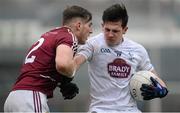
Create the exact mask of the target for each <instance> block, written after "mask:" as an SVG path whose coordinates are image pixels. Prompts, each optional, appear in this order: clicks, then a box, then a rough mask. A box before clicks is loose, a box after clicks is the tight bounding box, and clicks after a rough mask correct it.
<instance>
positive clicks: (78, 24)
mask: <svg viewBox="0 0 180 113" xmlns="http://www.w3.org/2000/svg"><path fill="white" fill-rule="evenodd" d="M81 27H82V22H81V21H80V20H78V21H76V29H77V31H80V29H81Z"/></svg>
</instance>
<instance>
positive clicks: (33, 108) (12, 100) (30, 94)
mask: <svg viewBox="0 0 180 113" xmlns="http://www.w3.org/2000/svg"><path fill="white" fill-rule="evenodd" d="M4 112H21V113H22V112H31V113H47V112H49V107H48V105H47V97H46V95H45V94H43V93H41V92H38V91H30V90H16V91H12V92H10V94H9V96H8V97H7V99H6V102H5V104H4Z"/></svg>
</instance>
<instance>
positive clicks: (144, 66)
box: [138, 47, 154, 71]
mask: <svg viewBox="0 0 180 113" xmlns="http://www.w3.org/2000/svg"><path fill="white" fill-rule="evenodd" d="M152 69H154V67H153V65H152V64H151V60H150V58H149V55H148V52H147V51H146V49H145V48H144V47H142V48H141V61H140V64H139V66H138V70H139V71H140V70H148V71H150V70H152Z"/></svg>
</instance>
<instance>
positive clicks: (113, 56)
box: [75, 4, 168, 113]
mask: <svg viewBox="0 0 180 113" xmlns="http://www.w3.org/2000/svg"><path fill="white" fill-rule="evenodd" d="M102 19H103V24H102V29H103V33H100V34H98V35H96V36H94V37H92V38H90V39H89V40H88V41H87V42H86V44H85V45H83V46H81V47H80V48H79V52H78V53H77V56H76V57H75V61H76V63H77V66H78V67H79V66H80V65H81V64H83V63H84V62H85V61H88V72H89V77H90V96H91V98H90V99H91V103H90V107H89V111H90V112H97V113H98V112H103V113H104V112H125V113H127V112H140V111H139V109H138V108H137V105H136V102H135V100H134V99H133V98H132V97H131V95H130V90H129V86H128V84H129V81H130V78H131V77H132V75H133V74H134V73H135V72H137V71H140V70H149V71H152V72H153V73H155V70H154V67H153V65H152V64H151V62H150V59H149V56H148V53H147V51H146V49H145V48H144V47H143V46H142V45H140V44H138V43H136V42H134V41H132V40H130V39H128V38H125V37H124V36H123V34H125V33H126V31H127V29H128V27H127V22H128V15H127V11H126V8H125V6H124V5H123V4H115V5H112V6H111V7H109V8H108V9H106V10H105V11H104V13H103V17H102ZM158 81H159V82H158V85H159V86H160V87H156V86H151V87H150V86H149V85H145V86H143V87H142V91H143V96H144V99H145V100H150V99H153V98H157V97H164V96H166V95H167V92H168V91H167V88H166V85H165V83H164V82H163V81H162V80H161V79H160V78H158ZM144 89H145V90H144ZM146 89H147V90H146ZM149 90H150V91H152V92H153V93H149V92H148V91H149Z"/></svg>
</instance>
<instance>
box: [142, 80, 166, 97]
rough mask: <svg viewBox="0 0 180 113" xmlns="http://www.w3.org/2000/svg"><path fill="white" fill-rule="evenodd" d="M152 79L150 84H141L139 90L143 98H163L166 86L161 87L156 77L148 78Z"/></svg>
mask: <svg viewBox="0 0 180 113" xmlns="http://www.w3.org/2000/svg"><path fill="white" fill-rule="evenodd" d="M150 79H151V81H152V84H151V85H148V84H142V86H141V88H140V90H141V91H142V93H141V95H142V96H143V99H144V100H151V99H154V98H163V97H165V96H166V95H167V94H168V90H167V88H166V87H163V86H162V85H161V84H160V83H159V82H158V81H157V80H156V79H154V78H153V77H151V78H150Z"/></svg>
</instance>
